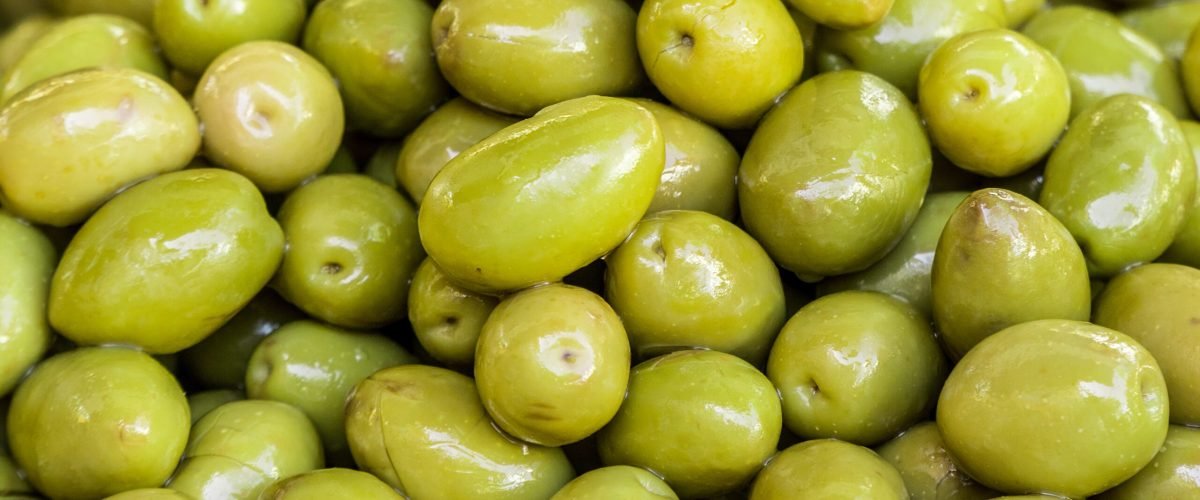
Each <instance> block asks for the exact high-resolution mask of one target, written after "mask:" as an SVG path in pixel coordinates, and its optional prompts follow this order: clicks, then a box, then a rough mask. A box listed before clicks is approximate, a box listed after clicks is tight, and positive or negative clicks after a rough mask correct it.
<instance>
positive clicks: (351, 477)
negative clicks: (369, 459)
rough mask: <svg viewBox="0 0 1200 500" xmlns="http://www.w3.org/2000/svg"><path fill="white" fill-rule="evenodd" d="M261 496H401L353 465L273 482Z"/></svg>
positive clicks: (294, 499) (307, 499) (388, 499)
mask: <svg viewBox="0 0 1200 500" xmlns="http://www.w3.org/2000/svg"><path fill="white" fill-rule="evenodd" d="M258 498H259V499H260V500H328V499H330V498H355V499H360V500H401V499H403V498H404V497H402V496H400V494H399V493H396V490H394V489H392V487H391V486H388V485H387V483H384V482H383V481H380V480H379V479H378V478H376V477H375V476H372V475H370V474H367V473H366V472H362V471H356V470H350V469H321V470H315V471H312V472H306V473H304V474H300V475H298V476H292V477H289V478H284V479H280V480H279V481H276V482H275V483H274V484H272V485H271V486H270V487H269V488H267V489H266V491H263V493H262V495H259V497H258Z"/></svg>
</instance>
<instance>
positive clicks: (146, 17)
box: [48, 0, 156, 27]
mask: <svg viewBox="0 0 1200 500" xmlns="http://www.w3.org/2000/svg"><path fill="white" fill-rule="evenodd" d="M155 2H156V0H49V2H48V3H49V4H50V6H51V7H54V10H56V11H58V12H59V13H61V14H63V15H64V16H78V15H81V14H94V13H100V14H116V15H119V16H124V17H127V18H129V19H133V20H134V21H137V22H139V23H141V24H142V26H146V27H149V26H150V18H151V17H152V16H153V15H154V4H155Z"/></svg>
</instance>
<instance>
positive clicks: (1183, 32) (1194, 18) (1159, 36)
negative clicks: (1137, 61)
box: [1118, 0, 1200, 60]
mask: <svg viewBox="0 0 1200 500" xmlns="http://www.w3.org/2000/svg"><path fill="white" fill-rule="evenodd" d="M1118 17H1119V18H1120V19H1121V23H1122V24H1124V25H1126V26H1129V27H1130V28H1133V30H1134V31H1137V32H1138V33H1141V34H1142V36H1145V37H1146V38H1148V39H1150V40H1152V41H1154V43H1156V44H1158V46H1159V47H1161V48H1162V50H1163V53H1165V54H1166V55H1167V57H1170V58H1171V59H1175V60H1179V59H1180V58H1182V57H1183V52H1184V49H1186V48H1187V43H1188V39H1189V38H1191V36H1192V31H1194V28H1195V27H1196V24H1197V23H1200V2H1195V1H1192V0H1186V1H1182V2H1165V3H1164V2H1157V3H1155V4H1151V5H1147V6H1145V7H1137V8H1133V9H1128V10H1125V11H1123V12H1121V13H1120V14H1118Z"/></svg>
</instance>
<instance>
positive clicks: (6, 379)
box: [0, 210, 58, 395]
mask: <svg viewBox="0 0 1200 500" xmlns="http://www.w3.org/2000/svg"><path fill="white" fill-rule="evenodd" d="M57 258H58V252H56V251H55V250H54V246H53V245H51V244H50V240H49V239H47V238H46V236H45V235H44V234H42V232H41V231H39V230H38V229H37V228H35V227H32V226H30V225H29V224H27V223H25V222H24V221H22V220H20V219H17V218H16V217H13V216H12V215H11V214H9V213H7V212H4V211H2V210H0V283H4V286H3V287H0V395H5V394H8V393H9V392H10V391H12V389H13V387H15V386H16V385H17V381H18V380H20V378H21V377H22V376H23V375H24V374H25V371H26V370H28V369H29V367H30V366H33V364H34V363H37V362H38V360H40V359H42V355H43V354H45V352H46V349H47V348H49V347H50V340H51V336H52V335H53V333H52V332H51V331H50V324H49V322H48V321H47V320H46V299H47V297H48V296H49V294H50V277H51V276H52V275H53V274H54V266H55V265H57V263H58V262H57Z"/></svg>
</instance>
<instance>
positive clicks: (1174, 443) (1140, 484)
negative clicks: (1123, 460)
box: [1093, 425, 1200, 500]
mask: <svg viewBox="0 0 1200 500" xmlns="http://www.w3.org/2000/svg"><path fill="white" fill-rule="evenodd" d="M1197 466H1200V430H1197V429H1194V428H1191V427H1181V426H1178V425H1172V426H1171V428H1170V429H1168V430H1167V440H1166V441H1165V442H1163V446H1162V450H1160V451H1159V452H1158V455H1155V456H1154V460H1153V461H1151V462H1150V464H1149V465H1147V466H1146V467H1144V468H1142V470H1141V471H1140V472H1138V473H1137V475H1135V476H1133V477H1132V478H1129V480H1127V481H1125V482H1124V483H1121V485H1120V486H1117V487H1116V488H1113V489H1111V490H1108V491H1106V492H1104V493H1101V494H1100V495H1097V496H1095V497H1093V498H1096V499H1097V500H1137V499H1142V498H1192V497H1195V496H1196V495H1198V494H1200V480H1198V479H1197V478H1196V476H1195V474H1194V473H1193V472H1192V471H1195V470H1196V467H1197Z"/></svg>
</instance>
